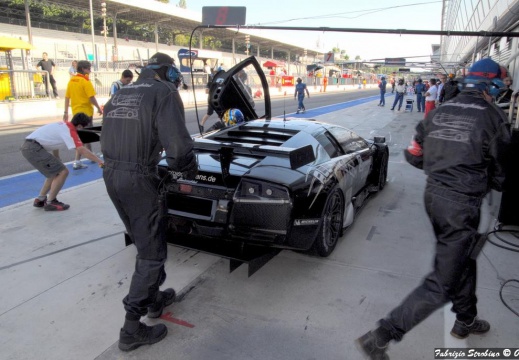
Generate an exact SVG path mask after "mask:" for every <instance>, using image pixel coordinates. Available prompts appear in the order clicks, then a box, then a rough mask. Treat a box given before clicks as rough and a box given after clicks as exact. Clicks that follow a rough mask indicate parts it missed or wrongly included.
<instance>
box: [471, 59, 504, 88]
mask: <svg viewBox="0 0 519 360" xmlns="http://www.w3.org/2000/svg"><path fill="white" fill-rule="evenodd" d="M500 76H501V68H500V66H499V64H498V63H496V62H495V61H494V60H492V59H490V58H485V59H481V60H479V61H476V62H475V63H474V64H472V66H471V67H470V69H469V72H468V75H467V76H466V77H465V78H464V79H463V88H464V89H474V90H479V91H486V92H487V93H488V94H489V95H491V96H494V97H495V96H497V95H499V93H500V92H501V91H503V90H505V89H506V87H505V84H504V83H503V81H502V80H501V79H500Z"/></svg>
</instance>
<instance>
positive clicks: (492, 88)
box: [463, 78, 506, 97]
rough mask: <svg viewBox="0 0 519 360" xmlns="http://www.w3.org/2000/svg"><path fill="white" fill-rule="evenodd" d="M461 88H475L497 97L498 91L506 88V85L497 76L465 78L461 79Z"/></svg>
mask: <svg viewBox="0 0 519 360" xmlns="http://www.w3.org/2000/svg"><path fill="white" fill-rule="evenodd" d="M463 88H465V89H467V88H476V89H478V90H481V91H486V92H487V93H488V95H490V96H492V97H497V96H498V95H499V93H500V92H502V91H504V90H506V85H505V83H504V82H503V81H502V80H501V79H498V78H495V79H488V80H482V79H474V78H472V79H471V78H465V79H464V80H463Z"/></svg>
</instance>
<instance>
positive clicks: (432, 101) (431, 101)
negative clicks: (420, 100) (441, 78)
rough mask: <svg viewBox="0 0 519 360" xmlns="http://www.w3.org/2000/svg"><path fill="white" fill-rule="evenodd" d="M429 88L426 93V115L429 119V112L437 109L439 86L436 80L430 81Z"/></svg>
mask: <svg viewBox="0 0 519 360" xmlns="http://www.w3.org/2000/svg"><path fill="white" fill-rule="evenodd" d="M429 84H430V85H429V88H428V89H427V92H426V93H425V115H424V118H425V117H427V114H428V113H429V111H431V110H434V109H436V101H437V100H438V86H436V79H431V80H429Z"/></svg>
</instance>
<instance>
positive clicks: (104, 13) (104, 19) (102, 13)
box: [101, 1, 108, 71]
mask: <svg viewBox="0 0 519 360" xmlns="http://www.w3.org/2000/svg"><path fill="white" fill-rule="evenodd" d="M101 17H102V18H103V36H104V40H105V68H106V71H108V44H107V38H106V37H107V35H108V30H107V28H106V3H105V2H104V1H103V2H102V3H101Z"/></svg>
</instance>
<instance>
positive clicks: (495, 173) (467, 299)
mask: <svg viewBox="0 0 519 360" xmlns="http://www.w3.org/2000/svg"><path fill="white" fill-rule="evenodd" d="M499 76H500V68H499V65H498V64H497V63H496V62H495V61H493V60H491V59H483V60H480V61H478V62H476V63H474V64H473V65H472V67H471V68H470V71H469V73H468V76H467V77H466V78H465V79H464V83H463V90H462V91H461V93H460V94H458V95H457V96H456V97H455V98H453V99H452V100H450V101H448V102H446V103H444V104H443V105H442V106H440V107H439V108H438V109H435V110H432V111H431V112H429V113H428V115H427V116H426V117H425V119H424V120H422V121H421V122H420V123H419V124H418V125H417V127H416V134H415V136H414V139H413V141H412V144H411V146H410V147H409V148H408V149H406V150H405V157H406V160H407V161H408V162H409V163H411V164H412V165H413V166H415V167H418V168H420V169H423V170H424V171H425V173H426V174H427V181H426V187H425V193H424V203H425V209H426V211H427V215H428V216H429V219H430V221H431V224H432V225H433V230H434V234H435V236H436V240H437V243H436V254H435V257H434V263H433V270H432V271H431V272H430V273H429V274H428V275H427V276H426V277H425V278H424V279H423V281H422V283H421V284H420V285H418V287H417V288H415V289H414V290H413V291H411V293H410V294H409V295H408V296H407V297H406V298H405V299H404V300H403V301H402V303H401V304H400V305H398V306H397V307H396V308H394V309H393V310H392V311H391V312H390V313H389V314H388V315H387V316H386V317H385V318H383V319H381V320H380V322H379V326H378V327H377V328H376V329H375V330H373V331H369V332H367V333H366V334H364V335H363V336H361V337H360V338H358V339H357V340H356V344H357V347H358V349H359V350H360V351H361V352H362V353H364V354H365V355H367V356H368V357H369V358H370V359H385V360H388V359H389V356H388V355H387V353H386V352H387V348H388V344H389V342H390V341H391V340H394V341H400V340H402V338H403V337H404V335H405V334H406V333H407V332H409V331H410V330H411V329H412V328H414V327H415V326H416V325H418V324H419V323H420V322H421V321H423V320H425V319H426V318H427V317H428V316H429V315H431V314H432V313H433V312H434V311H436V310H438V309H440V308H441V307H443V306H444V305H445V304H447V303H449V302H450V303H452V308H451V310H452V311H453V312H454V313H455V314H456V320H455V322H454V326H453V327H452V330H451V332H450V334H451V335H452V336H453V337H455V338H458V339H464V338H466V337H467V336H469V335H470V334H484V333H486V332H488V331H489V330H490V324H489V323H488V322H487V321H485V320H482V319H479V318H478V317H477V315H478V311H477V306H476V304H477V297H476V258H477V255H478V253H479V251H480V250H481V247H482V246H483V244H484V242H485V240H486V235H483V234H479V233H478V231H477V229H478V224H479V220H480V207H481V204H482V200H483V198H484V197H485V195H486V194H487V193H488V192H489V191H490V190H491V189H495V190H498V191H501V190H502V188H503V184H504V179H505V172H506V168H507V166H509V165H508V164H507V162H506V160H507V158H509V156H508V154H507V153H508V151H509V150H508V149H509V144H510V136H511V135H510V130H509V127H508V122H507V118H506V115H505V114H504V112H503V111H502V110H501V109H499V108H498V107H497V106H495V105H494V104H493V103H492V102H493V98H494V97H495V96H496V95H498V94H499V91H500V90H501V89H500V88H501V80H500V79H499Z"/></svg>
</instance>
